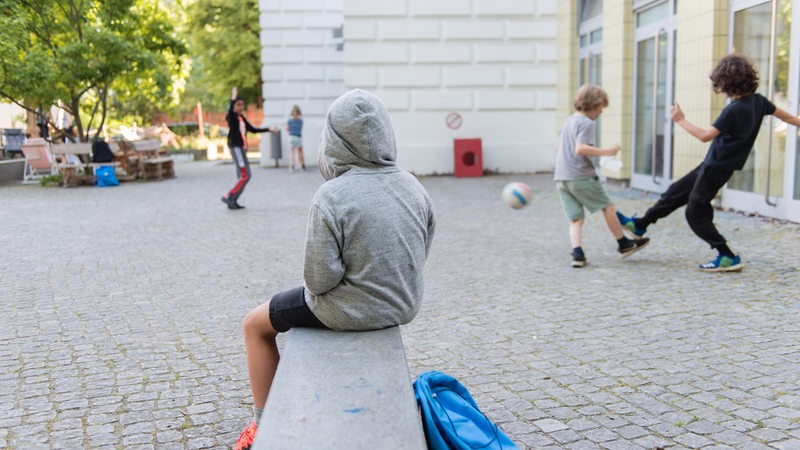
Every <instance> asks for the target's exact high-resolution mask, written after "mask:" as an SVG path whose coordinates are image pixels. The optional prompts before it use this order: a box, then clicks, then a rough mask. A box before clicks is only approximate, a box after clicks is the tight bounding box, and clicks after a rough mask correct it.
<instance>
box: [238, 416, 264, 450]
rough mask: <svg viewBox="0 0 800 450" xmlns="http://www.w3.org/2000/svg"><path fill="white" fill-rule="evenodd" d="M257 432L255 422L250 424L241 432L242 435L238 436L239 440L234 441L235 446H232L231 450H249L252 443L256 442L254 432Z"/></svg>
mask: <svg viewBox="0 0 800 450" xmlns="http://www.w3.org/2000/svg"><path fill="white" fill-rule="evenodd" d="M257 431H258V425H256V422H255V420H254V421H252V422H250V425H248V426H247V428H245V429H244V431H242V434H240V435H239V440H237V441H236V445H234V446H233V450H250V447H252V445H253V442H254V441H255V440H256V432H257Z"/></svg>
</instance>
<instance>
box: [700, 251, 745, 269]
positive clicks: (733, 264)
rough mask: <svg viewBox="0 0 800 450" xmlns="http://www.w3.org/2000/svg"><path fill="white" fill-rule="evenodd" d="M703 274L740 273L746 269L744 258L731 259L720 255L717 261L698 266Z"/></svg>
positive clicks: (735, 257)
mask: <svg viewBox="0 0 800 450" xmlns="http://www.w3.org/2000/svg"><path fill="white" fill-rule="evenodd" d="M697 268H698V269H700V270H702V271H703V272H738V271H740V270H742V269H743V268H744V264H742V258H740V257H739V255H736V256H734V257H733V258H731V257H730V256H724V255H719V256H717V259H715V260H713V261H709V262H707V263H705V264H700V265H699V266H697Z"/></svg>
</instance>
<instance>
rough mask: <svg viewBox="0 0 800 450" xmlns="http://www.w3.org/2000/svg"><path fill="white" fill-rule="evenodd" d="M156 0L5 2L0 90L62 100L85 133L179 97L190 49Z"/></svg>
mask: <svg viewBox="0 0 800 450" xmlns="http://www.w3.org/2000/svg"><path fill="white" fill-rule="evenodd" d="M172 23H173V22H172V20H171V18H170V16H169V13H168V12H167V10H166V9H165V8H164V7H162V6H161V4H160V3H159V2H158V1H155V0H105V1H100V0H0V86H2V87H0V96H2V97H5V98H8V99H10V100H12V101H14V102H17V103H20V104H24V105H29V106H31V105H40V106H44V107H45V108H47V107H49V105H52V104H55V103H56V102H57V101H58V100H61V101H62V102H63V103H64V105H65V106H64V108H65V109H66V110H67V111H68V112H70V113H71V114H73V116H74V117H75V125H76V127H77V129H78V132H79V133H80V134H81V137H82V138H84V139H87V138H88V137H89V136H88V130H89V129H91V128H97V129H100V128H102V125H103V124H104V123H105V122H106V117H107V114H108V113H110V112H111V113H113V114H114V115H115V116H117V117H118V118H120V117H123V116H134V117H137V116H138V117H142V116H145V115H148V114H149V113H151V112H152V111H153V110H154V109H155V108H157V107H162V108H165V107H168V106H169V105H170V104H174V103H175V102H176V100H177V92H176V87H177V86H179V85H180V80H181V78H182V75H183V73H182V68H183V66H184V64H183V59H184V55H185V53H186V48H185V45H184V43H183V41H182V40H181V39H180V37H179V36H178V34H177V32H176V30H175V28H174V26H173V24H172Z"/></svg>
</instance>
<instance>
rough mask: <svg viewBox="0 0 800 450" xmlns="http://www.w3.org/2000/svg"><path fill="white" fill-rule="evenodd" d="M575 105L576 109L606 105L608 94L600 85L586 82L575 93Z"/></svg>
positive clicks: (588, 108) (585, 109)
mask: <svg viewBox="0 0 800 450" xmlns="http://www.w3.org/2000/svg"><path fill="white" fill-rule="evenodd" d="M573 105H574V106H575V110H576V111H584V112H585V111H591V110H593V109H595V108H598V107H600V106H602V107H603V108H606V107H608V94H606V91H604V90H603V88H601V87H600V86H597V85H595V84H591V83H586V84H584V85H583V86H581V87H580V88H578V91H577V92H576V93H575V103H574V104H573Z"/></svg>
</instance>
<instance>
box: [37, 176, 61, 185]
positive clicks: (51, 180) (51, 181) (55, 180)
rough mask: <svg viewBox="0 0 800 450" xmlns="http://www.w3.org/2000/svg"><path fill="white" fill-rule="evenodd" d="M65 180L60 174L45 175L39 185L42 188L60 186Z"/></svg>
mask: <svg viewBox="0 0 800 450" xmlns="http://www.w3.org/2000/svg"><path fill="white" fill-rule="evenodd" d="M63 180H64V175H62V174H60V173H55V174H53V175H45V176H43V177H42V178H41V179H39V184H41V185H42V186H51V185H53V186H58V185H60V184H61V182H62V181H63Z"/></svg>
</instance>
